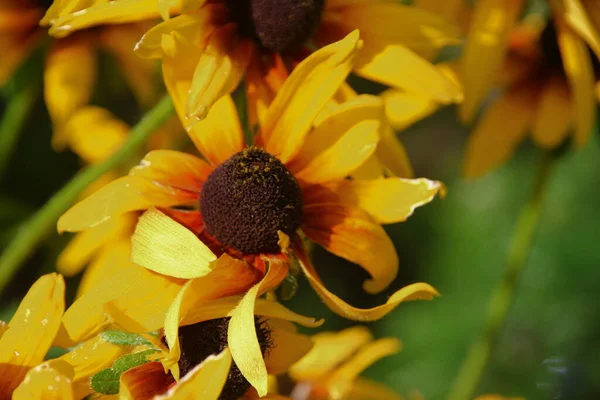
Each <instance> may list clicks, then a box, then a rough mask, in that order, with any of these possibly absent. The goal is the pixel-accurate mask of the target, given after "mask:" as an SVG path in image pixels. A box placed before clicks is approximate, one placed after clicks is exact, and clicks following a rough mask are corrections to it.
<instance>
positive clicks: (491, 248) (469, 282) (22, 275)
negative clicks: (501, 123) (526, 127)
mask: <svg viewBox="0 0 600 400" xmlns="http://www.w3.org/2000/svg"><path fill="white" fill-rule="evenodd" d="M35 57H38V58H39V55H37V56H34V60H33V62H32V63H31V64H30V66H29V67H28V68H29V69H28V70H27V74H26V76H27V79H25V80H21V81H20V83H19V84H21V85H23V84H25V82H33V84H37V85H39V82H41V68H40V67H41V60H40V59H38V60H36V59H35ZM103 63H104V64H106V65H104V64H103V68H104V71H105V72H104V73H105V79H102V80H100V81H101V82H102V83H103V85H105V86H104V87H105V88H109V90H108V92H104V93H102V92H101V93H100V95H99V97H98V98H97V99H96V100H95V103H96V104H103V105H107V104H111V107H110V108H111V109H112V110H113V111H116V110H119V113H118V114H119V115H120V116H121V117H123V118H126V119H127V120H128V122H134V121H136V120H137V118H138V117H139V115H140V111H139V110H137V109H136V108H135V107H133V106H131V107H129V108H128V107H127V106H126V105H127V104H131V103H132V100H131V98H127V96H125V95H123V92H122V90H123V89H122V88H123V85H122V78H121V77H119V76H118V74H117V73H114V71H112V72H110V73H107V72H106V70H107V69H108V70H109V71H110V68H111V63H110V60H108V61H106V60H104V61H103ZM32 66H33V67H32ZM29 79H31V80H29ZM19 84H17V86H15V87H9V88H7V89H5V90H4V92H3V96H4V99H3V100H2V102H0V115H2V114H4V110H5V108H6V99H7V98H10V96H12V94H14V93H15V92H16V91H18V90H21V88H20V87H19ZM27 84H29V83H27ZM104 90H106V89H104ZM112 96H116V97H113V98H119V99H120V101H119V105H118V106H116V105H115V103H111V102H108V103H107V102H106V98H110V97H112ZM103 98H104V100H103ZM123 99H125V100H123ZM50 129H51V128H50V121H49V118H48V115H47V112H46V110H45V107H44V105H43V101H42V96H41V88H39V89H38V92H37V101H36V103H35V106H34V107H33V109H32V111H31V112H30V113H29V118H28V120H27V122H26V124H25V126H24V129H23V131H22V133H21V135H20V138H19V140H18V143H17V146H16V147H15V151H14V153H13V154H12V156H11V157H10V160H9V164H8V168H7V170H6V173H5V175H4V176H1V177H0V228H1V229H0V249H1V248H3V247H4V246H5V245H6V244H7V242H8V241H9V240H10V239H11V237H12V236H13V235H14V232H15V230H16V229H17V228H18V226H19V224H20V223H21V222H22V221H23V220H24V219H26V218H27V217H28V216H30V215H31V214H32V213H33V212H34V211H35V210H36V209H38V208H39V207H40V206H41V205H42V204H44V203H45V202H46V201H47V200H48V199H49V198H50V197H51V196H52V194H53V193H55V192H56V191H57V190H58V189H59V188H60V187H61V186H62V185H63V184H65V183H66V182H67V181H68V180H69V179H70V178H71V177H72V176H73V174H74V173H75V172H76V171H77V170H78V169H79V168H80V166H81V165H80V162H79V161H78V159H77V157H76V156H75V155H74V154H72V153H70V152H68V151H67V152H63V153H56V152H55V151H54V150H53V149H52V148H51V146H50V135H51V130H50ZM467 135H468V129H466V128H465V127H462V126H461V125H460V124H459V123H458V122H457V120H456V112H455V109H454V108H452V107H449V108H446V109H443V110H441V111H439V112H438V113H436V114H435V115H433V116H431V117H430V118H427V119H426V120H424V121H421V122H419V123H418V124H416V125H415V126H413V127H411V128H410V129H408V130H407V131H405V132H402V133H399V136H400V137H401V138H402V140H403V142H404V143H405V145H406V147H407V149H408V153H409V155H410V158H411V160H412V162H413V166H414V169H415V173H416V175H417V176H424V177H428V178H431V179H439V180H442V181H444V182H445V183H446V184H447V186H448V196H447V197H446V198H445V199H444V200H439V199H437V200H435V201H434V202H433V203H432V204H430V205H428V206H426V207H423V208H420V209H418V210H417V211H416V213H415V215H414V216H412V217H411V218H410V219H409V220H408V222H406V223H403V224H396V225H391V226H388V227H387V230H388V232H389V233H390V235H391V236H392V238H393V239H394V242H395V244H396V246H397V249H398V252H399V254H400V259H401V272H400V275H399V277H398V279H397V280H396V281H395V283H394V284H393V285H392V286H391V287H390V288H389V289H388V290H387V291H386V292H385V293H382V294H381V295H378V296H367V295H365V294H364V293H363V292H362V289H361V284H362V282H363V280H364V279H365V278H366V273H365V272H364V271H362V270H361V269H360V268H359V267H357V266H355V265H352V264H349V263H347V262H344V261H342V260H340V259H338V258H336V257H334V256H332V255H330V254H328V253H326V252H325V251H323V250H320V249H316V250H315V251H314V253H315V254H314V255H315V257H316V258H317V261H316V264H317V267H318V269H319V272H320V273H321V275H322V276H323V279H324V280H325V282H326V284H327V285H328V286H329V287H331V288H332V289H333V291H334V292H335V293H337V294H338V295H340V296H341V297H343V298H344V299H346V300H347V301H348V302H350V303H351V304H353V305H357V306H363V307H368V306H374V305H377V304H381V303H382V302H384V301H385V299H386V298H387V296H389V295H390V294H391V293H393V291H394V290H396V289H398V288H400V287H402V286H404V285H406V284H408V283H412V282H417V281H425V282H428V283H430V284H432V285H434V286H435V287H436V288H437V289H438V290H439V291H440V292H441V293H442V297H440V298H438V299H436V300H434V301H432V302H414V303H406V304H402V305H401V306H400V307H399V308H398V309H397V310H395V311H394V312H393V313H391V314H390V315H388V316H387V317H386V318H384V319H383V320H381V321H378V322H376V323H372V324H369V326H370V328H371V329H372V330H373V331H374V332H375V334H376V336H377V337H383V336H396V337H399V338H401V339H402V340H403V342H404V345H405V349H404V350H403V351H402V352H401V353H400V354H398V355H396V356H393V357H389V358H387V359H384V360H382V361H380V362H378V363H377V364H376V365H375V366H373V367H371V368H370V369H369V370H368V371H367V375H368V376H370V377H373V378H375V379H377V380H381V381H383V382H385V383H387V384H388V385H390V386H391V387H393V388H395V389H396V390H398V391H399V392H400V393H403V394H407V393H410V392H411V391H413V390H418V391H420V392H421V393H422V394H423V395H424V396H425V398H426V399H443V398H444V396H445V394H446V393H447V391H448V388H449V387H450V384H451V382H452V379H453V378H454V376H455V375H456V373H457V371H458V367H459V365H460V363H461V361H462V359H463V358H464V356H465V354H466V350H467V348H468V345H469V343H470V342H471V340H472V339H473V337H474V336H475V335H476V334H477V333H478V332H479V331H480V330H481V328H482V323H483V318H484V314H485V311H486V308H487V304H488V300H489V298H490V294H491V291H492V289H493V288H494V287H495V286H496V285H497V283H498V281H499V279H500V276H501V273H502V270H503V267H504V262H505V258H506V250H507V247H508V244H509V240H510V235H511V232H512V230H513V227H514V224H515V221H516V219H517V216H518V213H519V211H520V209H521V207H522V206H523V204H524V203H525V202H526V201H527V199H528V197H529V196H530V193H531V190H532V185H533V179H534V173H535V171H536V169H537V163H538V162H539V158H540V154H539V151H538V150H537V149H535V148H534V147H533V146H532V145H531V144H530V143H526V144H524V145H523V146H521V147H520V148H519V151H518V153H517V155H516V156H515V157H514V158H513V159H512V160H511V161H510V162H509V163H508V164H507V165H505V166H503V167H502V168H500V169H499V170H497V171H495V172H493V173H491V174H489V175H487V176H486V177H484V178H481V179H478V180H476V181H469V182H467V181H464V180H463V179H462V178H461V177H460V169H461V163H462V157H463V152H464V147H465V140H466V137H467ZM599 141H600V136H599V135H598V134H595V135H594V138H593V140H592V142H591V143H590V144H589V145H588V146H587V147H586V148H585V149H583V150H580V151H568V152H567V153H566V154H564V155H563V156H562V157H561V158H560V159H559V161H558V162H557V163H556V166H555V169H554V172H553V175H552V181H551V183H550V187H549V189H548V190H547V192H546V193H545V198H544V203H543V213H542V217H541V222H540V225H539V229H538V231H537V235H536V237H535V242H534V247H533V251H532V254H531V256H530V258H529V261H528V264H527V267H526V270H525V273H524V275H523V276H522V279H521V280H520V282H519V291H518V296H517V298H516V303H515V305H514V307H513V309H512V311H511V313H510V317H509V319H508V321H507V325H506V327H505V329H504V330H503V335H502V338H501V340H500V342H499V343H498V346H497V348H496V349H495V352H494V356H493V360H492V364H491V366H490V368H489V369H488V371H487V373H486V375H485V378H484V380H483V382H482V385H481V386H480V388H479V390H478V393H502V394H505V395H513V396H523V397H526V398H528V399H597V398H600V294H599V285H600V249H599V247H600V242H599V240H600V207H599V206H598V205H599V204H600V203H599V198H600V185H599V184H600V143H599ZM68 240H69V236H63V237H59V236H58V235H52V236H51V237H50V238H48V239H47V240H46V241H45V242H44V243H43V245H42V246H41V247H40V248H39V249H38V250H37V251H36V252H35V254H34V255H33V256H32V257H31V258H30V259H29V261H28V262H27V264H26V265H25V266H24V268H23V269H22V270H21V271H20V272H19V274H18V275H17V277H16V278H15V280H14V282H13V284H12V285H11V286H10V287H9V288H8V289H7V290H6V291H5V292H4V293H1V294H0V319H1V320H8V319H10V316H11V315H12V313H13V312H14V310H15V307H16V305H18V302H19V300H20V298H21V297H22V296H23V295H24V293H25V292H26V290H27V288H28V286H29V285H30V284H31V283H33V282H34V281H35V279H36V278H37V277H38V276H40V275H41V274H43V273H46V272H49V271H53V270H54V264H55V260H56V256H57V255H58V254H59V252H60V250H61V249H62V247H63V246H64V245H65V244H66V243H67V242H68ZM77 282H78V278H73V279H70V280H69V281H68V284H69V288H70V291H69V296H71V298H72V296H73V293H74V288H75V287H76V285H77ZM288 305H289V306H290V307H291V308H293V309H294V310H295V311H298V312H301V313H305V314H307V315H313V316H323V317H326V318H327V322H326V324H325V325H324V327H323V329H341V328H343V327H347V326H349V325H351V324H352V323H351V322H349V321H345V320H342V319H341V318H339V317H336V316H335V315H332V314H331V313H330V312H329V311H328V310H327V309H326V308H325V307H324V305H323V304H322V303H321V301H320V300H319V299H318V298H317V297H316V295H315V294H314V293H313V291H312V289H311V288H310V287H309V286H308V284H307V282H306V281H305V280H303V278H301V279H300V289H299V292H298V294H297V296H296V297H294V298H293V299H292V300H291V301H289V303H288Z"/></svg>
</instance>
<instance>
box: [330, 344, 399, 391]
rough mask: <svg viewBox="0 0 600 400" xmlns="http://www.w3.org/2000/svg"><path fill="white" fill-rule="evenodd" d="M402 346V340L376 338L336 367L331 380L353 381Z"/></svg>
mask: <svg viewBox="0 0 600 400" xmlns="http://www.w3.org/2000/svg"><path fill="white" fill-rule="evenodd" d="M401 348H402V343H401V342H400V340H398V339H396V338H392V337H388V338H383V339H378V340H374V341H372V342H370V343H367V344H365V345H364V346H362V347H361V348H360V349H358V351H357V352H356V354H354V355H353V356H352V357H351V358H350V359H349V360H346V361H344V362H343V364H342V365H341V366H339V367H338V368H336V369H335V371H334V372H333V374H332V376H331V378H330V379H331V380H332V381H335V380H342V381H347V382H351V381H353V380H354V379H355V378H356V377H358V376H359V375H360V374H361V373H362V372H363V371H364V370H365V369H367V368H368V367H369V366H371V365H372V364H373V363H375V362H376V361H378V360H380V359H381V358H383V357H386V356H389V355H392V354H396V353H398V352H399V351H400V350H401Z"/></svg>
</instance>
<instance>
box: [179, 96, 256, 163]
mask: <svg viewBox="0 0 600 400" xmlns="http://www.w3.org/2000/svg"><path fill="white" fill-rule="evenodd" d="M189 135H190V138H191V139H192V141H193V142H194V144H195V145H196V148H197V149H198V150H199V151H200V153H202V155H204V156H205V157H206V159H207V160H208V161H209V162H211V163H212V164H213V165H219V164H221V163H223V162H224V161H225V160H227V159H228V158H229V157H231V156H232V155H234V154H235V153H237V152H240V151H242V150H243V149H244V133H243V132H242V127H241V125H240V120H239V118H238V114H237V110H236V108H235V104H234V103H233V100H232V99H231V96H229V95H227V96H223V97H221V98H220V99H219V100H217V102H216V103H215V104H214V105H213V107H212V108H211V109H210V111H209V112H208V115H207V116H206V118H205V119H204V120H202V121H198V122H197V123H195V124H194V126H193V128H192V129H191V131H190V132H189Z"/></svg>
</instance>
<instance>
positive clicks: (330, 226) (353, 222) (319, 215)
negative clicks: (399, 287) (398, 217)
mask: <svg viewBox="0 0 600 400" xmlns="http://www.w3.org/2000/svg"><path fill="white" fill-rule="evenodd" d="M302 231H303V232H304V233H305V234H306V236H308V237H309V238H310V239H311V240H314V241H315V242H317V243H318V244H320V245H321V246H323V247H325V248H326V249H327V250H329V251H330V252H332V253H333V254H335V255H337V256H340V257H343V258H345V259H347V260H348V261H351V262H354V263H356V264H359V265H360V266H361V267H363V268H364V269H365V270H366V271H367V272H368V273H369V274H370V275H371V279H369V280H367V281H365V283H364V284H363V288H364V289H365V290H366V291H367V292H369V293H379V292H381V291H382V290H384V289H385V288H386V287H387V286H389V284H390V283H392V281H393V280H394V279H395V278H396V275H397V273H398V254H397V253H396V249H395V248H394V244H393V243H392V241H391V239H390V238H389V236H388V235H387V233H386V232H385V231H384V230H383V228H382V227H381V225H379V223H377V222H375V221H374V220H373V219H372V218H371V217H370V216H369V215H368V214H366V213H365V212H364V211H362V210H361V209H359V208H357V207H353V206H348V205H344V204H336V203H324V204H309V205H307V206H305V207H304V224H303V225H302Z"/></svg>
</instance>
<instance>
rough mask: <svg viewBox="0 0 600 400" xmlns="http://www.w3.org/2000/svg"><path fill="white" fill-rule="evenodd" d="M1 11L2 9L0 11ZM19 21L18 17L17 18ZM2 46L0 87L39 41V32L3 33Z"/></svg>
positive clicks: (0, 41)
mask: <svg viewBox="0 0 600 400" xmlns="http://www.w3.org/2000/svg"><path fill="white" fill-rule="evenodd" d="M0 12H1V11H0ZM17 21H18V19H17ZM2 36H3V37H0V46H1V47H2V58H0V87H2V86H4V84H6V82H8V80H9V79H10V77H11V76H12V75H13V73H14V72H15V71H16V69H17V68H18V67H19V65H21V62H23V60H24V59H25V58H26V57H27V55H28V54H29V53H30V51H31V50H32V49H33V48H34V46H35V45H36V44H37V43H38V39H39V38H40V35H39V34H33V35H21V34H18V33H17V34H14V35H10V36H9V35H6V34H4V32H3V33H2Z"/></svg>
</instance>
